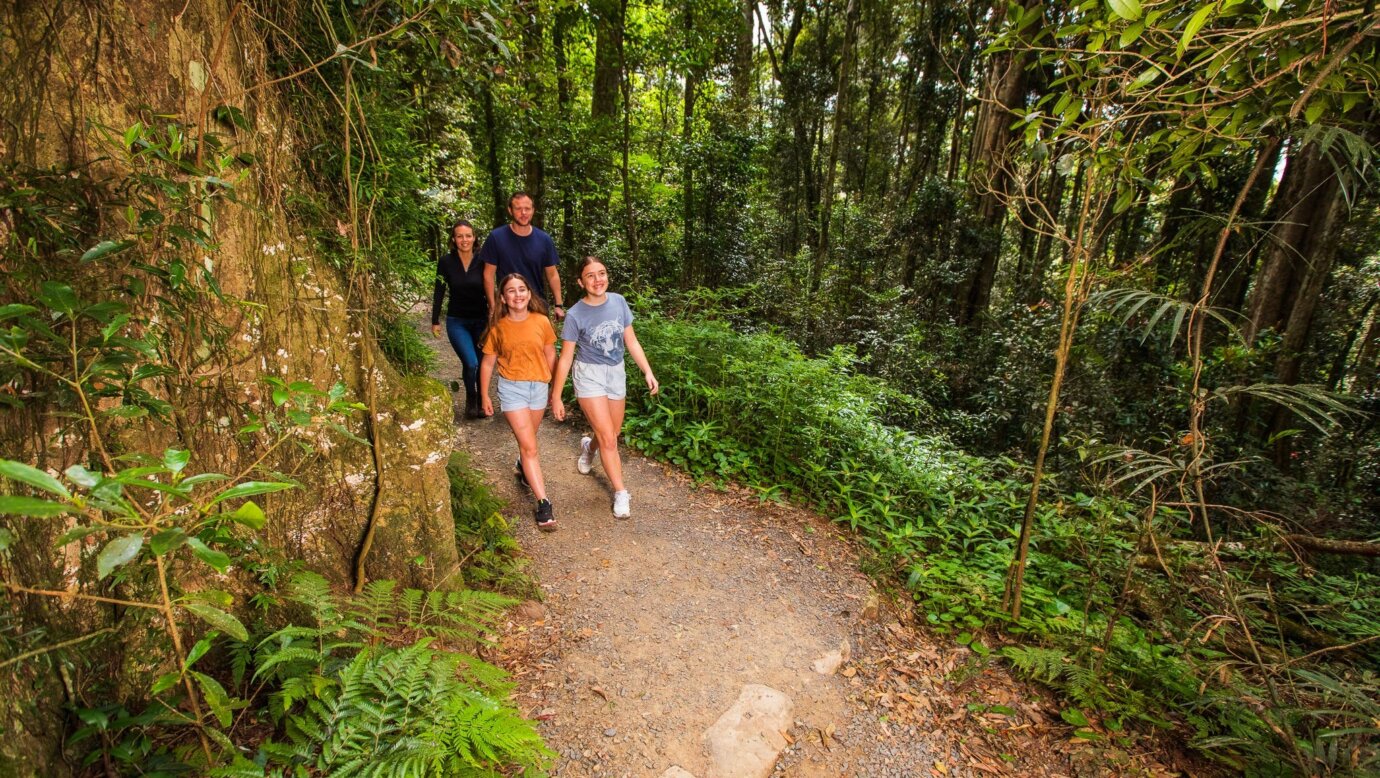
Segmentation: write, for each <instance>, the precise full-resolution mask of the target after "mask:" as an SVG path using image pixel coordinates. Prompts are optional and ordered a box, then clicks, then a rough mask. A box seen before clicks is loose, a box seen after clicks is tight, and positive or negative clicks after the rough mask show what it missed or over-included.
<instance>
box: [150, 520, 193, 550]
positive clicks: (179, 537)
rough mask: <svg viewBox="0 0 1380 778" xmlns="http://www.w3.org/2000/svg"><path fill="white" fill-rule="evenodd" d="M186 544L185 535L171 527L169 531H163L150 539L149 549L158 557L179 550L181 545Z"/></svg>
mask: <svg viewBox="0 0 1380 778" xmlns="http://www.w3.org/2000/svg"><path fill="white" fill-rule="evenodd" d="M186 542H187V533H185V532H183V531H182V530H181V529H178V528H177V527H173V528H171V529H165V530H163V531H162V532H160V533H158V534H157V535H154V536H153V537H152V538H150V539H149V548H151V549H153V553H155V554H157V555H158V556H163V555H164V554H166V553H168V552H169V551H173V550H175V549H177V548H180V547H181V546H182V544H183V543H186Z"/></svg>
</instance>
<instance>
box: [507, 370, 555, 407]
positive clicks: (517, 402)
mask: <svg viewBox="0 0 1380 778" xmlns="http://www.w3.org/2000/svg"><path fill="white" fill-rule="evenodd" d="M550 390H551V385H550V384H544V383H542V382H541V381H509V380H508V379H506V378H504V377H503V376H499V377H498V410H499V411H500V412H501V413H507V412H509V411H523V410H532V411H544V410H546V403H547V401H548V399H550V395H549V394H548V392H549V391H550Z"/></svg>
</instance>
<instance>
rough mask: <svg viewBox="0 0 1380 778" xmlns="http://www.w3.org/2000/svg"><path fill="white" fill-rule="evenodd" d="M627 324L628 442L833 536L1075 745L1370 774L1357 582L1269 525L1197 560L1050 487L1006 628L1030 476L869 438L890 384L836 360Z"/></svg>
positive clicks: (1369, 618)
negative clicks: (1156, 736) (1055, 700)
mask: <svg viewBox="0 0 1380 778" xmlns="http://www.w3.org/2000/svg"><path fill="white" fill-rule="evenodd" d="M638 327H639V331H640V335H641V340H642V342H643V343H644V345H645V347H646V349H647V351H648V355H649V357H650V359H651V361H652V363H653V364H654V365H656V366H657V371H658V373H659V374H660V377H661V379H662V387H663V389H662V396H661V397H660V398H649V397H647V396H645V395H641V396H635V397H634V398H633V401H632V402H631V403H630V413H629V421H628V426H627V431H628V440H629V443H630V444H631V445H633V446H636V447H637V448H639V449H641V450H643V451H645V452H647V453H649V454H651V455H654V456H658V457H662V458H665V459H668V460H670V461H671V462H673V463H675V464H677V465H679V466H682V467H684V468H686V469H688V470H689V471H690V472H692V473H694V474H695V475H697V476H699V477H702V478H707V479H712V480H734V481H738V482H741V483H744V484H747V485H750V486H752V487H753V488H756V489H757V490H758V491H760V492H761V493H762V494H763V496H764V498H781V497H787V498H790V499H793V500H797V501H800V502H803V503H805V504H809V505H812V506H814V507H816V508H818V509H819V510H821V511H823V512H824V513H826V514H827V515H828V516H830V517H832V518H834V519H835V520H836V521H838V522H841V523H845V524H848V525H849V526H850V527H851V528H852V529H854V530H856V531H857V533H858V536H859V538H860V539H861V540H862V541H863V542H864V543H866V544H867V546H868V547H869V548H871V549H872V550H873V551H874V552H875V561H874V562H873V564H875V565H876V566H877V567H878V568H879V569H880V571H881V572H883V573H885V574H889V575H891V576H893V577H894V578H893V580H895V581H897V582H898V583H899V584H901V585H903V586H904V587H905V589H906V590H907V591H909V592H910V593H911V594H912V596H913V597H914V599H915V601H916V603H917V605H918V606H919V611H920V613H922V614H923V618H924V619H926V620H927V621H928V622H929V623H930V624H931V625H933V627H934V628H935V629H937V630H939V631H941V632H945V633H948V634H952V635H954V637H955V639H956V640H958V641H959V642H961V643H964V644H967V645H969V646H970V647H971V648H972V649H973V651H975V652H976V653H977V654H979V655H981V656H1001V657H1004V658H1005V659H1006V661H1009V662H1010V663H1011V664H1013V665H1014V666H1015V667H1017V668H1019V669H1020V670H1021V671H1023V672H1025V673H1026V674H1028V675H1030V676H1032V677H1034V678H1038V679H1039V680H1041V681H1043V682H1045V683H1047V684H1049V685H1050V686H1052V687H1054V688H1056V689H1057V690H1059V691H1061V692H1062V693H1064V695H1065V696H1066V698H1067V699H1068V701H1069V705H1070V707H1069V709H1068V710H1066V711H1065V714H1064V718H1065V720H1066V721H1067V722H1069V723H1070V724H1071V725H1073V726H1074V727H1075V728H1076V729H1075V735H1076V736H1078V737H1084V738H1088V739H1091V740H1100V739H1107V738H1110V739H1112V740H1114V741H1118V742H1129V741H1128V740H1127V738H1130V737H1133V734H1132V733H1134V732H1137V731H1143V730H1144V729H1146V728H1147V727H1160V728H1172V729H1174V730H1176V731H1179V732H1182V733H1183V734H1185V735H1186V736H1187V737H1188V738H1189V739H1190V740H1191V742H1192V743H1193V745H1194V746H1195V747H1197V748H1198V749H1200V750H1201V751H1203V752H1204V753H1206V754H1209V755H1211V756H1212V757H1214V758H1216V759H1218V760H1221V761H1222V762H1223V763H1225V764H1226V765H1228V766H1230V767H1232V768H1234V769H1240V770H1244V771H1247V772H1249V773H1252V774H1257V775H1272V774H1291V773H1294V772H1298V771H1299V770H1300V766H1301V765H1306V766H1307V767H1308V771H1309V772H1313V773H1317V774H1328V773H1339V774H1345V773H1353V774H1363V773H1365V772H1367V771H1369V770H1373V769H1375V767H1376V766H1377V764H1380V761H1378V760H1380V752H1377V744H1376V736H1377V735H1380V725H1378V724H1377V721H1380V720H1378V719H1377V718H1376V715H1377V713H1380V705H1377V703H1376V702H1375V701H1376V699H1377V692H1380V678H1377V675H1376V668H1377V660H1380V653H1377V650H1376V649H1377V646H1376V645H1375V644H1374V643H1373V642H1367V641H1368V640H1372V639H1373V638H1374V636H1375V635H1376V634H1377V633H1380V576H1377V575H1375V574H1374V572H1373V571H1371V570H1368V569H1367V568H1365V567H1364V566H1347V565H1333V566H1331V567H1328V568H1322V567H1319V566H1315V565H1313V564H1311V563H1309V562H1308V560H1304V559H1301V558H1299V557H1297V556H1295V555H1293V554H1290V553H1288V552H1287V551H1281V550H1279V547H1278V546H1277V544H1276V543H1275V542H1274V534H1273V533H1274V532H1275V531H1276V530H1275V528H1273V527H1270V526H1268V525H1263V524H1262V525H1255V526H1254V528H1253V529H1250V530H1243V531H1242V532H1241V533H1240V534H1238V536H1237V537H1235V538H1233V542H1232V543H1230V544H1228V545H1227V546H1225V547H1221V548H1219V549H1218V551H1219V555H1212V554H1209V553H1208V551H1207V548H1206V544H1204V543H1203V542H1201V537H1200V536H1199V534H1198V533H1196V532H1195V529H1194V528H1193V527H1191V526H1189V525H1188V524H1187V522H1186V517H1185V513H1184V512H1183V511H1181V510H1179V509H1177V508H1175V507H1173V506H1171V505H1164V504H1156V503H1154V502H1147V501H1146V500H1145V499H1143V497H1136V498H1132V497H1128V496H1125V495H1119V494H1118V493H1117V492H1116V490H1115V489H1112V488H1110V487H1109V486H1108V485H1107V483H1106V481H1105V480H1104V481H1103V482H1101V483H1099V482H1097V481H1091V480H1088V479H1082V480H1075V474H1067V473H1065V474H1061V475H1060V476H1058V477H1055V478H1053V479H1052V482H1047V483H1049V486H1048V487H1047V491H1046V493H1045V495H1046V496H1045V498H1044V499H1043V500H1042V502H1041V504H1040V508H1039V513H1038V516H1037V534H1036V539H1035V541H1034V543H1033V546H1032V552H1031V554H1032V555H1031V559H1030V563H1029V572H1028V573H1027V578H1026V592H1025V598H1026V600H1025V602H1026V608H1025V610H1024V611H1023V612H1022V616H1021V618H1020V620H1019V621H1013V620H1012V619H1011V618H1010V616H1009V615H1008V612H1007V610H1006V609H1005V608H1003V606H1002V598H1003V590H1004V584H1005V578H1006V573H1007V568H1008V566H1009V565H1010V563H1011V559H1012V554H1013V547H1014V545H1015V539H1016V534H1017V532H1018V528H1019V524H1020V519H1021V514H1022V510H1023V508H1024V503H1025V499H1026V495H1027V494H1028V490H1029V486H1028V472H1027V468H1026V467H1025V466H1024V465H1022V464H1020V463H1018V462H1015V461H1013V460H1010V459H1005V458H980V457H974V456H970V455H966V454H964V453H963V452H962V451H960V450H958V448H956V446H955V445H954V444H953V443H952V442H951V440H950V439H949V438H948V437H946V436H945V435H944V434H942V433H934V434H916V433H914V432H909V431H906V430H904V429H901V428H899V427H896V426H890V425H888V424H886V423H884V422H883V421H881V419H882V418H884V417H887V416H890V415H894V410H895V407H896V403H897V400H896V398H895V395H896V392H895V390H894V389H891V388H889V387H888V386H887V385H886V384H884V383H883V382H882V381H880V380H877V379H873V378H867V377H862V376H858V375H856V374H855V373H854V371H853V367H854V365H853V357H852V355H851V353H850V352H849V351H848V350H846V349H836V350H835V351H834V352H832V353H831V354H830V355H828V356H826V357H821V358H815V359H810V358H806V357H804V356H802V354H801V353H800V351H799V350H798V349H797V348H796V347H795V346H794V345H793V344H791V343H790V342H788V341H787V340H785V339H784V338H781V337H778V336H774V335H770V334H749V335H743V334H739V333H737V332H735V331H734V330H733V329H732V328H730V327H729V326H728V325H726V324H723V323H720V322H716V321H713V320H707V319H704V318H697V323H687V322H685V321H678V320H670V319H666V318H659V317H655V316H652V317H647V318H644V319H642V320H641V321H640V323H639V324H638ZM1165 502H1168V500H1165ZM1214 558H1220V559H1223V560H1225V562H1224V566H1223V568H1222V569H1221V570H1218V569H1216V568H1215V567H1214V562H1213V560H1214ZM1224 577H1225V578H1224ZM1224 581H1226V582H1228V583H1229V584H1230V585H1229V586H1224V585H1223V582H1224ZM1229 598H1230V599H1231V601H1228V599H1229ZM1234 613H1239V614H1244V615H1245V617H1246V618H1245V621H1246V623H1245V624H1241V623H1237V622H1236V620H1234V619H1233V617H1232V616H1231V614H1234Z"/></svg>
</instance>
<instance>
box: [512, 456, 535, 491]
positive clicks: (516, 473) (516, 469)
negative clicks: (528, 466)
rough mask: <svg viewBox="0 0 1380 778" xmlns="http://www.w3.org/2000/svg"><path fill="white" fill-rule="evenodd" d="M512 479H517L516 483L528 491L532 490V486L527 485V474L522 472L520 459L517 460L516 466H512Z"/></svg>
mask: <svg viewBox="0 0 1380 778" xmlns="http://www.w3.org/2000/svg"><path fill="white" fill-rule="evenodd" d="M513 477H514V478H516V479H517V482H518V483H520V484H522V485H523V486H525V487H527V488H528V489H531V488H532V485H531V484H529V483H527V474H526V473H524V472H522V458H521V457H519V458H518V461H517V464H515V465H513Z"/></svg>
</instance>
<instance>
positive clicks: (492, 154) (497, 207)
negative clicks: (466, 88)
mask: <svg viewBox="0 0 1380 778" xmlns="http://www.w3.org/2000/svg"><path fill="white" fill-rule="evenodd" d="M480 90H481V95H480V98H481V100H482V101H483V104H484V134H485V135H486V136H487V137H488V139H489V142H488V151H489V153H488V155H487V156H486V159H485V161H486V162H487V163H488V173H489V194H490V196H491V197H492V198H493V209H494V210H493V217H494V224H495V225H500V224H504V223H505V222H507V220H508V219H507V214H508V210H507V208H506V207H505V206H506V203H504V198H503V169H502V168H500V167H499V164H498V148H499V145H500V144H501V143H502V141H503V139H502V138H501V137H499V132H498V127H497V125H496V123H495V122H494V93H493V82H491V81H490V80H489V79H487V78H486V79H484V80H483V83H482V85H481V86H480Z"/></svg>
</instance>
